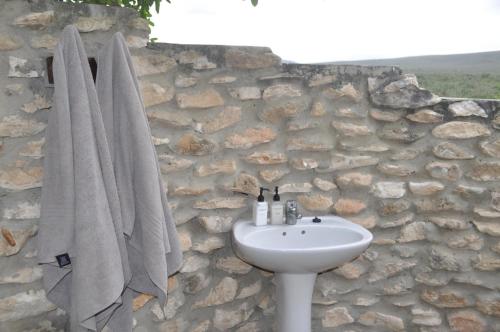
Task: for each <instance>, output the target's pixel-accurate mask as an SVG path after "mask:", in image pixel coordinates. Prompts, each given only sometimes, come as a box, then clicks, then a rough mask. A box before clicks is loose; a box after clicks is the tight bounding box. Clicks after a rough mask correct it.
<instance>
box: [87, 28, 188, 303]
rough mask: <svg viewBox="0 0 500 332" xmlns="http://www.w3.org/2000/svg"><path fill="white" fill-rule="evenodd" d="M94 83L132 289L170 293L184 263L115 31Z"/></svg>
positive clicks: (145, 123) (125, 55)
mask: <svg viewBox="0 0 500 332" xmlns="http://www.w3.org/2000/svg"><path fill="white" fill-rule="evenodd" d="M97 63H98V66H97V68H98V69H97V80H96V88H97V94H98V98H99V104H100V105H101V111H102V115H103V119H104V127H105V129H106V135H107V140H108V144H109V146H110V151H111V156H112V159H113V167H114V173H115V177H116V183H117V188H118V194H119V199H120V204H121V215H122V218H123V225H124V232H125V234H127V248H128V253H129V260H130V266H131V270H132V280H131V282H130V284H129V287H130V288H132V289H133V290H134V291H138V292H143V293H149V294H153V295H155V296H157V297H158V300H159V302H160V303H161V304H165V302H166V297H167V282H168V276H169V275H171V274H172V273H174V272H176V271H177V270H178V269H179V267H180V265H181V263H182V253H181V250H180V246H179V240H178V237H177V232H176V229H175V224H174V222H173V218H172V215H171V212H170V208H169V205H168V202H167V198H166V195H165V190H164V188H163V182H162V178H161V173H160V167H159V165H158V158H157V155H156V150H155V147H154V145H153V143H152V139H151V130H150V128H149V124H148V120H147V116H146V112H145V110H144V106H143V105H144V104H143V102H142V97H141V94H140V90H139V85H138V82H137V77H136V74H135V71H134V68H133V64H132V59H131V57H130V53H129V50H128V48H127V45H126V42H125V39H124V38H123V35H122V34H121V33H119V32H118V33H116V34H115V35H114V36H113V38H112V39H111V41H110V43H109V44H108V45H107V46H105V47H104V48H103V49H102V50H101V52H100V53H99V56H98V59H97Z"/></svg>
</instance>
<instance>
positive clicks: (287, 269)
mask: <svg viewBox="0 0 500 332" xmlns="http://www.w3.org/2000/svg"><path fill="white" fill-rule="evenodd" d="M313 219H314V218H313V217H304V218H302V219H301V220H299V221H298V222H297V224H296V225H286V224H284V225H266V226H255V225H254V224H253V223H252V222H251V221H249V220H239V221H237V222H236V223H235V224H234V225H233V231H232V238H233V249H234V251H235V253H236V255H238V256H239V257H240V258H241V259H243V260H244V261H246V262H248V263H250V264H253V265H255V266H258V267H260V268H262V269H265V270H269V271H273V272H275V284H276V293H277V294H276V302H277V306H276V307H277V319H276V320H277V323H278V331H279V332H310V331H311V303H312V293H313V289H314V283H315V281H316V276H317V274H318V273H320V272H323V271H326V270H329V269H333V268H335V267H338V266H339V265H342V264H344V263H346V262H348V261H350V260H352V259H354V258H356V257H357V256H359V255H360V254H361V253H363V251H365V250H366V248H368V246H369V245H370V243H371V241H372V239H373V235H372V234H371V233H370V232H369V231H368V230H366V229H365V228H363V227H361V226H359V225H357V224H354V223H352V222H350V221H348V220H346V219H343V218H340V217H337V216H322V217H319V219H320V220H321V221H320V222H313ZM316 221H317V220H316Z"/></svg>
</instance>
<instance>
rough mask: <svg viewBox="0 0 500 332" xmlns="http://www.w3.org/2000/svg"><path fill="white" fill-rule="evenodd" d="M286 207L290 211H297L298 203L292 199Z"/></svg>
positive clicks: (287, 202)
mask: <svg viewBox="0 0 500 332" xmlns="http://www.w3.org/2000/svg"><path fill="white" fill-rule="evenodd" d="M285 207H286V209H287V210H288V211H297V201H294V200H291V199H290V200H288V201H286V203H285Z"/></svg>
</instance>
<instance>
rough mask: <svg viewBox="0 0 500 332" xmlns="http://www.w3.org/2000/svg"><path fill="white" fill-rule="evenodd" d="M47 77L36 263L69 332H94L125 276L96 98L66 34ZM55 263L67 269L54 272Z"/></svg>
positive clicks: (73, 38)
mask: <svg viewBox="0 0 500 332" xmlns="http://www.w3.org/2000/svg"><path fill="white" fill-rule="evenodd" d="M53 72H54V83H55V91H54V109H53V111H52V112H51V114H50V116H49V124H48V127H47V131H46V140H47V143H46V144H47V145H46V154H45V160H44V180H43V182H44V183H43V188H42V202H41V218H40V229H39V233H38V260H39V263H41V264H42V268H43V273H44V277H43V282H44V287H45V289H46V293H47V297H48V299H49V300H50V301H52V302H53V303H55V304H56V305H57V306H59V307H60V308H63V309H64V310H66V311H67V312H68V313H69V315H70V324H71V331H87V330H101V329H102V327H103V326H104V325H105V324H106V323H107V322H108V320H109V319H110V318H111V316H112V314H113V313H114V311H115V310H116V309H117V308H118V307H122V305H121V303H122V302H123V299H122V293H123V292H124V289H125V286H126V285H127V284H128V283H129V281H130V278H131V273H130V267H129V262H128V256H127V252H126V244H125V239H124V236H123V224H122V219H121V211H120V202H119V197H118V192H117V188H116V181H115V177H114V173H113V166H112V160H111V155H110V152H109V146H108V144H107V139H106V135H105V129H104V125H103V121H102V115H101V112H100V108H99V105H98V98H97V93H96V90H95V87H94V82H93V80H92V74H91V71H90V67H89V64H88V60H87V55H86V54H85V50H84V48H83V44H82V41H81V39H80V37H79V35H78V31H77V30H76V28H75V27H73V26H68V27H66V28H65V29H64V31H63V33H62V36H61V40H60V42H59V44H58V45H57V47H56V49H55V51H54V65H53ZM59 255H66V257H69V258H70V260H71V263H70V264H69V265H66V266H63V267H60V266H59V264H58V263H57V260H56V256H59ZM62 257H63V258H64V256H62ZM63 260H64V259H63ZM66 263H68V262H66ZM131 321H132V318H131V317H130V326H131Z"/></svg>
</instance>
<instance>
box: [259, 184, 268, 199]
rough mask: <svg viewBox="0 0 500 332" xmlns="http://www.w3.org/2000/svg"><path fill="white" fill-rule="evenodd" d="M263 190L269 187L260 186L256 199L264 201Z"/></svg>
mask: <svg viewBox="0 0 500 332" xmlns="http://www.w3.org/2000/svg"><path fill="white" fill-rule="evenodd" d="M264 190H267V191H269V189H267V188H264V187H260V193H259V196H257V201H259V202H264Z"/></svg>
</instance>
